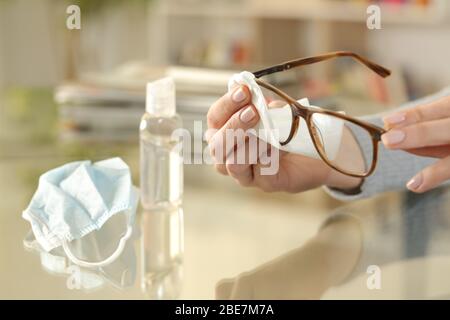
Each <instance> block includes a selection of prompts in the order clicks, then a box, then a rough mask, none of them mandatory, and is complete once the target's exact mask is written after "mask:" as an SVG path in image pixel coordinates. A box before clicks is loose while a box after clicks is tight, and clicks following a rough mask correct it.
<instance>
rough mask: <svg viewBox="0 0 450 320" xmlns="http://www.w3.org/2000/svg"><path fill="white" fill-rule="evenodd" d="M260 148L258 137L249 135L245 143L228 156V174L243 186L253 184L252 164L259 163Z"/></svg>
mask: <svg viewBox="0 0 450 320" xmlns="http://www.w3.org/2000/svg"><path fill="white" fill-rule="evenodd" d="M257 153H258V148H257V139H256V137H254V136H253V137H249V139H248V141H246V142H245V143H244V144H243V145H240V146H238V147H237V148H236V149H235V152H233V153H232V154H231V155H230V156H228V157H227V161H226V168H227V172H228V174H229V175H230V176H231V177H233V178H234V179H235V180H236V181H237V182H238V183H239V184H240V185H241V186H243V187H248V186H251V185H252V184H253V169H252V166H253V165H254V164H256V163H257V158H258V154H257Z"/></svg>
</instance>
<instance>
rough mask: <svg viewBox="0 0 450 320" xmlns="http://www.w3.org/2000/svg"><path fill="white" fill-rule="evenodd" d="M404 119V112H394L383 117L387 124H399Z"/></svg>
mask: <svg viewBox="0 0 450 320" xmlns="http://www.w3.org/2000/svg"><path fill="white" fill-rule="evenodd" d="M405 120H406V114H405V113H394V114H391V115H389V116H387V117H385V118H384V122H386V123H388V124H399V123H402V122H403V121H405Z"/></svg>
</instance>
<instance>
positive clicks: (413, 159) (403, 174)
mask: <svg viewBox="0 0 450 320" xmlns="http://www.w3.org/2000/svg"><path fill="white" fill-rule="evenodd" d="M449 95H450V87H447V88H445V89H444V90H442V91H440V92H438V93H436V94H433V95H430V96H427V97H425V98H422V99H419V100H415V101H412V102H409V103H407V104H405V105H403V106H401V107H400V108H399V109H408V108H412V107H415V106H418V105H421V104H425V103H429V102H432V101H434V100H437V99H439V98H442V97H445V96H449ZM391 112H392V111H391ZM383 116H384V114H377V115H372V116H368V117H364V118H363V119H364V120H366V121H368V122H371V123H373V124H376V125H378V126H383V121H382V118H383ZM354 133H355V135H356V138H357V140H358V143H359V145H360V147H361V149H363V150H367V149H368V148H372V142H371V141H369V139H366V138H364V137H361V136H358V135H357V134H356V132H354ZM369 153H371V151H369ZM434 161H436V159H434V158H428V157H419V156H415V155H412V154H409V153H407V152H404V151H401V150H388V149H386V148H384V146H383V144H382V143H380V144H379V154H378V163H377V168H376V169H375V172H374V173H373V174H372V175H371V176H369V177H367V178H366V179H365V181H364V183H363V185H362V186H361V192H360V193H358V194H354V195H347V194H345V193H344V192H341V191H339V190H336V189H331V188H329V187H324V189H325V191H326V192H327V193H328V194H330V195H331V196H332V197H334V198H336V199H339V200H344V201H348V200H355V199H361V198H367V197H371V196H373V195H375V194H378V193H381V192H385V191H394V190H401V189H404V188H405V184H406V183H407V182H408V180H409V179H411V178H412V177H413V176H414V175H415V174H416V173H417V172H419V171H420V170H421V169H423V168H425V167H427V166H428V165H430V164H432V163H433V162H434Z"/></svg>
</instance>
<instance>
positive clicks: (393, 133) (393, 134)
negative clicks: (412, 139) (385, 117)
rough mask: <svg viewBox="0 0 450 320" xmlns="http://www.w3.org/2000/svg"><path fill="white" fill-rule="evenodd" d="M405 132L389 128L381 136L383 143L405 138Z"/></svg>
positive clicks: (393, 142)
mask: <svg viewBox="0 0 450 320" xmlns="http://www.w3.org/2000/svg"><path fill="white" fill-rule="evenodd" d="M405 136H406V135H405V133H404V132H403V131H401V130H390V131H388V132H386V133H385V134H383V135H382V136H381V139H382V140H383V143H384V144H388V145H392V144H398V143H400V142H402V141H403V140H405Z"/></svg>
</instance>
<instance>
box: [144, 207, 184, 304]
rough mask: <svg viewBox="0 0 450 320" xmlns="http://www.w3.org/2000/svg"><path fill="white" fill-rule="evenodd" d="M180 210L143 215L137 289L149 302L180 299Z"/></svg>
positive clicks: (181, 222)
mask: <svg viewBox="0 0 450 320" xmlns="http://www.w3.org/2000/svg"><path fill="white" fill-rule="evenodd" d="M183 228H184V225H183V209H182V208H181V207H165V208H164V209H158V210H152V211H143V213H142V217H141V232H142V235H141V261H142V265H141V270H142V271H141V272H142V278H141V287H142V290H143V291H144V292H145V293H146V294H147V295H148V296H149V298H152V299H174V298H177V297H178V296H179V295H180V291H181V285H182V275H183V250H184V249H183Z"/></svg>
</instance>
